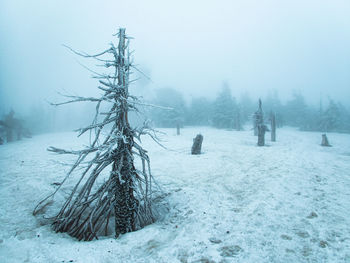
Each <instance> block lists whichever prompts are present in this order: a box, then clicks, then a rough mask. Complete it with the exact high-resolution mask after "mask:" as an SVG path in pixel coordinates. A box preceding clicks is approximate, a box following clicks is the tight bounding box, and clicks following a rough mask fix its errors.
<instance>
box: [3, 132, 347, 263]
mask: <svg viewBox="0 0 350 263" xmlns="http://www.w3.org/2000/svg"><path fill="white" fill-rule="evenodd" d="M162 131H164V132H165V133H166V135H163V136H162V139H163V144H164V145H165V146H166V147H168V150H165V149H163V148H160V147H159V146H157V145H156V144H155V143H153V142H152V141H151V140H150V139H147V138H144V141H143V146H144V147H145V149H147V150H148V152H149V155H150V158H151V165H152V168H153V175H154V177H155V178H156V179H157V181H158V183H159V185H160V186H161V187H162V189H163V191H164V195H163V196H162V198H160V201H159V202H158V203H157V204H158V205H160V204H164V203H167V209H168V211H167V214H166V215H164V216H163V217H162V218H161V219H160V220H159V221H158V222H156V223H155V224H153V225H150V226H147V227H146V228H144V229H142V230H139V231H136V232H133V233H128V234H125V235H123V236H121V237H120V238H118V239H114V238H113V237H106V238H103V239H101V240H94V241H92V242H78V241H77V240H75V239H72V238H71V237H69V236H68V235H66V234H61V233H59V234H57V233H54V232H53V231H52V230H51V228H50V226H49V225H47V224H46V223H47V222H46V221H45V220H42V219H40V216H39V217H33V216H32V214H31V213H32V210H33V208H34V207H35V205H36V203H37V202H38V201H39V200H41V199H42V198H43V197H45V196H46V195H47V194H49V193H51V191H53V190H54V189H55V188H56V187H57V185H55V184H54V183H55V182H60V180H62V178H64V176H65V172H67V171H68V169H69V167H68V166H62V164H61V163H60V162H70V163H72V162H73V161H74V158H72V156H58V155H54V154H52V153H49V152H47V151H46V148H47V147H48V146H51V145H53V146H56V147H59V148H68V149H70V148H73V149H76V148H79V146H80V145H81V144H82V143H85V144H87V142H88V138H82V139H77V138H76V135H75V134H74V133H57V134H45V135H40V136H36V137H34V138H32V139H26V140H22V141H19V142H14V143H11V144H7V145H2V146H0V226H1V228H0V262H84V263H86V262H350V190H349V189H350V135H347V134H336V133H329V134H328V138H329V140H330V143H331V144H332V145H333V147H321V146H320V145H319V144H320V142H321V134H320V133H312V132H300V131H296V130H294V129H291V128H283V129H280V130H278V131H277V142H275V143H272V142H270V141H269V139H268V136H269V134H267V140H266V142H267V144H268V146H266V147H257V146H256V141H257V138H256V137H254V136H253V135H252V133H253V132H252V131H250V130H247V131H242V132H237V131H225V130H216V129H212V128H207V127H193V128H185V129H182V130H181V135H180V136H176V135H175V133H176V131H175V129H163V130H162ZM198 133H201V134H203V136H204V141H203V154H202V155H191V154H190V150H191V145H192V139H193V138H194V137H195V135H196V134H198ZM75 179H76V178H74V176H73V178H71V179H70V180H68V182H67V185H64V187H63V188H62V191H60V192H59V193H58V194H57V196H56V198H55V202H53V204H52V205H51V206H50V207H49V208H48V211H47V213H49V214H50V213H51V214H54V212H55V211H57V210H58V209H59V208H60V204H61V202H62V201H63V200H64V197H65V195H67V194H68V193H69V191H70V189H71V188H72V187H73V185H74V183H75ZM160 207H162V208H163V210H164V206H161V205H160Z"/></svg>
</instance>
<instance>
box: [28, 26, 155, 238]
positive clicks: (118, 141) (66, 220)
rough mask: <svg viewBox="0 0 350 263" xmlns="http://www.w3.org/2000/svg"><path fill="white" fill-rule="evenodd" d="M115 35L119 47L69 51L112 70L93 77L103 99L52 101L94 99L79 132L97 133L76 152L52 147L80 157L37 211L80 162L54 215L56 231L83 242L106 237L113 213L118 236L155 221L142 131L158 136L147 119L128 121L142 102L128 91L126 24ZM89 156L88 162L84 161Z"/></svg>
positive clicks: (72, 98) (75, 99) (71, 98)
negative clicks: (89, 117)
mask: <svg viewBox="0 0 350 263" xmlns="http://www.w3.org/2000/svg"><path fill="white" fill-rule="evenodd" d="M117 36H118V38H119V43H118V46H117V47H115V46H114V45H113V43H112V44H111V46H110V48H108V49H107V50H105V51H103V52H101V53H99V54H96V55H88V54H85V53H79V52H76V51H74V50H72V49H71V50H72V51H73V52H74V53H76V54H78V55H80V56H82V57H85V58H93V59H95V60H97V61H99V62H102V63H103V65H104V66H105V67H106V68H111V69H112V71H111V72H110V73H109V74H98V73H95V76H94V78H97V79H98V81H99V83H100V84H101V85H100V86H99V87H98V88H99V89H100V90H101V91H103V95H102V96H101V97H99V98H94V97H92V98H86V97H78V96H67V97H68V98H69V100H68V101H66V102H62V103H57V104H54V105H62V104H67V103H73V102H81V101H90V102H95V103H96V114H95V118H94V120H93V122H92V124H91V125H89V126H87V127H85V128H82V129H80V130H79V135H78V136H80V135H82V134H84V133H86V132H91V133H92V134H93V133H94V137H93V138H94V139H93V140H92V142H91V143H90V145H89V146H88V147H86V148H84V149H82V150H78V151H67V150H63V149H58V148H55V147H50V148H49V149H48V150H49V151H52V152H54V153H59V154H73V155H76V156H77V160H76V162H75V163H74V165H73V166H72V167H71V169H70V171H69V172H68V174H67V176H66V177H65V178H64V180H63V181H62V183H61V184H59V187H58V188H57V189H56V191H55V192H53V193H52V194H51V195H49V196H48V197H47V198H45V199H44V200H42V201H41V202H40V203H39V204H38V205H37V206H36V208H35V209H34V212H33V213H34V214H37V213H38V212H39V211H40V210H41V209H42V207H43V206H45V205H46V203H47V201H48V200H49V199H50V198H51V197H53V196H54V195H55V194H56V193H57V191H58V190H59V189H60V187H61V186H62V185H63V183H64V182H65V181H66V180H67V178H68V177H69V176H70V175H71V174H72V173H73V172H74V171H75V170H77V168H78V167H81V166H82V168H83V170H82V172H81V176H80V179H79V180H78V182H77V184H76V185H75V187H74V188H73V190H72V192H71V193H70V195H69V196H68V198H67V199H66V201H65V202H64V204H63V206H62V208H61V210H60V211H59V212H58V214H57V215H56V216H55V217H54V218H53V229H54V230H55V231H56V232H67V233H68V234H69V235H71V236H73V237H76V238H78V239H79V240H92V239H94V238H98V236H99V235H102V234H103V233H104V234H105V235H107V234H108V229H109V225H110V221H111V220H112V218H113V217H114V232H115V236H116V237H118V236H119V235H120V234H124V233H127V232H131V231H134V230H137V229H139V228H142V227H143V226H145V225H148V224H151V223H153V222H154V221H155V215H154V210H153V208H152V202H151V201H152V192H153V190H152V181H153V179H152V175H151V169H150V160H149V157H148V155H147V152H146V150H144V149H143V148H142V147H141V145H140V144H139V143H140V142H141V139H140V137H141V135H145V134H148V135H150V136H151V137H152V138H153V139H154V140H156V136H155V133H154V131H153V130H152V129H151V128H149V127H148V125H147V123H145V124H144V125H143V126H142V127H140V128H131V126H130V124H129V121H128V112H129V111H131V110H133V111H136V112H138V108H137V106H138V105H140V104H142V103H141V102H140V101H139V100H138V98H137V97H134V96H131V95H130V94H129V90H128V88H129V83H130V81H129V75H130V68H132V67H133V64H132V61H131V59H130V52H129V48H128V45H129V39H130V38H129V37H128V36H126V34H125V29H123V28H121V29H119V33H118V34H117ZM106 57H107V58H106ZM102 103H104V104H109V110H108V111H107V112H100V107H101V104H102ZM101 116H103V118H102V120H100V119H101ZM103 133H105V135H103ZM135 138H136V139H137V141H135V140H134V139H135ZM91 155H93V157H92V158H91V159H89V158H88V156H89V157H91ZM135 156H136V157H139V158H140V163H141V169H140V170H137V169H136V168H135V166H134V157H135ZM87 159H89V160H88V161H86V162H84V161H85V160H87ZM83 164H84V166H83ZM108 167H110V169H111V172H110V173H109V176H107V177H106V178H102V179H104V180H102V179H101V177H103V175H102V172H103V171H105V170H106V168H108Z"/></svg>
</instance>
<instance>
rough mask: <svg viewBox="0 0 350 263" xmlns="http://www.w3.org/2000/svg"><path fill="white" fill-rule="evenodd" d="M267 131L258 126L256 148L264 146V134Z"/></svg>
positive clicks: (263, 127) (262, 125)
mask: <svg viewBox="0 0 350 263" xmlns="http://www.w3.org/2000/svg"><path fill="white" fill-rule="evenodd" d="M266 131H268V129H267V126H266V125H264V124H259V125H258V146H265V132H266Z"/></svg>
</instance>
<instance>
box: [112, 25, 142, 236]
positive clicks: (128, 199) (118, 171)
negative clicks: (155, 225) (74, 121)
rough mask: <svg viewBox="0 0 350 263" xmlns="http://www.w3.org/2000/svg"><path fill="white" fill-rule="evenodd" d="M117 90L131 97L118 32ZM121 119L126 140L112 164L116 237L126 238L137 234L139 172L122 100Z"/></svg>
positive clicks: (121, 32)
mask: <svg viewBox="0 0 350 263" xmlns="http://www.w3.org/2000/svg"><path fill="white" fill-rule="evenodd" d="M118 51H119V52H118V53H119V57H118V60H119V61H118V62H119V63H118V86H119V87H122V88H123V90H122V93H123V94H122V96H123V97H125V98H127V96H128V76H127V72H126V71H127V70H128V69H127V68H126V64H125V29H123V28H121V29H119V45H118ZM117 114H118V115H119V118H118V119H117V121H116V125H117V127H118V131H117V134H116V135H117V136H118V133H121V134H123V135H124V136H125V139H126V140H125V141H124V140H123V139H119V140H118V147H117V149H118V152H119V154H117V156H116V159H115V162H114V164H113V170H112V173H113V174H114V175H115V179H116V188H117V189H116V191H115V193H114V195H115V204H114V212H115V235H116V237H118V236H119V234H124V233H127V232H131V231H134V230H135V216H136V214H135V211H136V203H137V200H136V199H135V196H134V190H133V189H134V182H133V178H134V176H133V175H134V174H136V170H135V167H134V164H133V158H132V147H133V145H134V141H133V137H132V134H131V132H130V127H129V123H128V104H127V102H126V100H122V105H120V108H119V109H117Z"/></svg>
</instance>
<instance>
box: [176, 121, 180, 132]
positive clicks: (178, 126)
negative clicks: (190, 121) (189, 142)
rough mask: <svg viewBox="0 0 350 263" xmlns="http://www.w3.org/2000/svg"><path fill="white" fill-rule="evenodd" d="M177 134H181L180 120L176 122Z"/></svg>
mask: <svg viewBox="0 0 350 263" xmlns="http://www.w3.org/2000/svg"><path fill="white" fill-rule="evenodd" d="M176 135H180V122H179V121H178V122H176Z"/></svg>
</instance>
